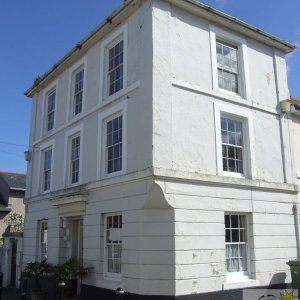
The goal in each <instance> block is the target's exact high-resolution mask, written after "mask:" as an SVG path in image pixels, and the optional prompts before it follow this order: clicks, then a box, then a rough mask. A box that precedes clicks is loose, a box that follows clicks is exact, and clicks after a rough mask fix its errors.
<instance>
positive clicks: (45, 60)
mask: <svg viewBox="0 0 300 300" xmlns="http://www.w3.org/2000/svg"><path fill="white" fill-rule="evenodd" d="M122 2H123V0H51V1H50V0H43V1H41V0H26V1H24V0H1V10H0V37H1V52H0V54H1V58H2V59H1V69H0V83H1V84H0V87H1V92H2V93H1V97H0V101H1V109H0V170H6V171H16V172H26V163H25V161H24V156H23V152H24V151H25V150H26V149H27V148H28V146H27V145H28V139H29V126H30V111H31V100H30V99H29V98H26V97H25V96H24V95H23V93H24V91H25V90H26V89H27V88H28V87H30V86H31V84H32V82H33V80H34V78H35V77H36V76H38V75H41V74H43V73H44V72H46V71H47V70H48V69H49V68H50V67H51V66H52V65H53V64H55V63H56V62H57V61H58V60H59V59H60V58H62V57H63V56H64V55H65V54H66V52H68V51H69V50H70V49H71V48H72V47H73V46H74V45H75V44H76V43H77V42H78V41H80V40H81V39H82V38H83V37H84V36H85V35H87V34H88V33H89V32H90V31H92V30H93V29H94V28H95V27H96V26H97V25H98V24H99V23H101V22H102V21H103V20H104V19H105V17H106V16H108V15H109V14H110V12H111V11H112V10H113V9H115V8H116V7H117V6H119V5H120V4H121V3H122ZM202 2H203V3H204V4H207V5H210V6H213V7H214V8H217V9H219V10H222V11H223V12H225V13H227V14H230V15H232V16H234V17H236V18H238V19H241V20H243V21H245V22H247V23H250V24H251V25H254V26H256V27H259V28H261V29H263V30H265V31H267V32H269V33H272V34H274V35H276V36H278V37H280V38H282V39H284V40H287V41H289V42H291V43H294V44H298V45H299V46H300V18H299V12H300V1H299V0H288V1H285V2H283V1H282V0H272V1H270V0H251V1H250V0H203V1H202ZM287 63H288V78H289V88H290V91H291V94H292V95H293V96H295V97H297V98H300V50H299V51H298V50H296V51H294V53H292V54H289V55H288V56H287Z"/></svg>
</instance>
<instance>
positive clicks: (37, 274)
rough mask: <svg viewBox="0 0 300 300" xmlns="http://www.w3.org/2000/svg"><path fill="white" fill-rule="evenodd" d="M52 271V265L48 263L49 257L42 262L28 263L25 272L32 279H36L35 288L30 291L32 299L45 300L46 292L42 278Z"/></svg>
mask: <svg viewBox="0 0 300 300" xmlns="http://www.w3.org/2000/svg"><path fill="white" fill-rule="evenodd" d="M51 271H52V266H51V265H50V264H49V263H47V259H44V260H42V261H41V262H30V263H28V264H27V265H26V267H25V269H24V273H25V274H26V276H27V277H28V278H29V279H30V278H32V279H33V280H34V287H33V290H32V291H30V297H31V300H44V299H45V297H46V293H45V292H44V291H43V290H42V286H41V281H40V280H41V278H42V277H44V276H46V275H48V274H49V273H51Z"/></svg>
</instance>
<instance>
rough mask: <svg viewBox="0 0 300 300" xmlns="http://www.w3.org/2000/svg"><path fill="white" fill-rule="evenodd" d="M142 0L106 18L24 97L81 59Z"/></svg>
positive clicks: (126, 3) (130, 0) (129, 2)
mask: <svg viewBox="0 0 300 300" xmlns="http://www.w3.org/2000/svg"><path fill="white" fill-rule="evenodd" d="M141 2H144V0H127V1H124V3H123V4H122V5H121V6H120V7H119V8H118V9H116V10H114V11H113V12H112V14H111V15H110V16H109V17H107V18H106V20H105V21H104V22H102V23H101V24H100V25H99V26H98V27H97V28H96V29H94V30H93V31H92V32H91V33H90V34H89V35H87V36H86V37H85V38H84V39H83V40H81V41H80V42H78V43H77V45H76V46H75V47H74V48H73V49H71V51H69V52H68V53H67V54H66V55H65V56H64V57H63V58H62V59H61V60H59V61H58V62H57V63H56V64H55V65H53V67H52V68H51V69H50V70H49V71H48V72H46V73H45V74H43V75H42V76H41V77H37V78H36V79H35V81H34V83H33V85H32V86H31V87H30V88H29V89H28V90H26V91H25V93H24V94H25V96H28V97H32V96H33V95H34V94H35V93H37V92H39V91H40V90H41V89H43V88H45V87H46V86H47V85H48V84H49V83H50V82H51V81H52V80H54V79H55V78H56V77H57V76H58V75H59V74H61V73H62V72H63V71H64V70H66V69H67V68H68V67H69V66H70V65H72V63H74V62H75V61H76V60H77V59H79V58H80V57H82V56H83V55H84V54H85V53H86V52H87V51H88V50H89V49H90V48H91V47H93V46H94V45H95V44H96V43H98V41H99V40H101V39H102V38H103V37H104V36H106V35H107V34H108V33H109V32H111V31H112V30H113V29H115V28H116V27H117V26H118V25H120V23H121V22H123V21H124V20H126V19H127V18H128V17H129V16H130V15H131V14H132V13H133V12H134V11H136V10H137V9H138V7H139V4H140V3H141Z"/></svg>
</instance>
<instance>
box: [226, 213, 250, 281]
mask: <svg viewBox="0 0 300 300" xmlns="http://www.w3.org/2000/svg"><path fill="white" fill-rule="evenodd" d="M226 215H234V216H243V217H244V218H245V224H246V259H247V270H245V271H238V272H229V271H227V262H226V244H227V243H226V238H225V239H224V240H225V265H226V282H227V283H234V282H243V281H247V280H249V279H250V275H251V270H250V267H251V264H250V232H249V230H250V220H249V218H250V215H249V214H246V213H240V212H225V214H224V229H226V226H225V216H226ZM225 234H226V232H225V230H224V237H225Z"/></svg>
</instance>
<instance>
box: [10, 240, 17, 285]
mask: <svg viewBox="0 0 300 300" xmlns="http://www.w3.org/2000/svg"><path fill="white" fill-rule="evenodd" d="M17 243H18V242H17V240H15V239H13V240H11V264H10V285H11V286H16V271H17Z"/></svg>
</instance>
